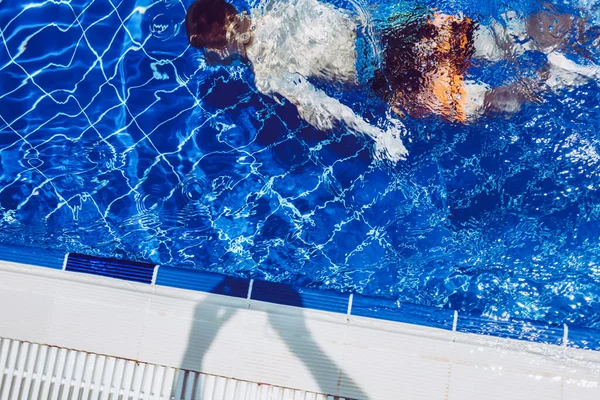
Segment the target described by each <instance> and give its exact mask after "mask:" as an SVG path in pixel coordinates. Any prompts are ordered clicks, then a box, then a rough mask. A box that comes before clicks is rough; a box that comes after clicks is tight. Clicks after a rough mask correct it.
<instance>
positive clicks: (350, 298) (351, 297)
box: [346, 293, 354, 320]
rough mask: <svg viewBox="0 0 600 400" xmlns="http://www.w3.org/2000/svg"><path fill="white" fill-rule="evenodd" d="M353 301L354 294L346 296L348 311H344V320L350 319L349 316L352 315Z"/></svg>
mask: <svg viewBox="0 0 600 400" xmlns="http://www.w3.org/2000/svg"><path fill="white" fill-rule="evenodd" d="M353 299H354V294H353V293H350V296H348V311H346V319H347V320H349V319H350V314H351V313H352V300H353Z"/></svg>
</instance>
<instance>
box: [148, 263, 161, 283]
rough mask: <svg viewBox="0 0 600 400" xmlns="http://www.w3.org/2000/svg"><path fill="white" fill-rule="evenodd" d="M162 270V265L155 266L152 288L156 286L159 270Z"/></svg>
mask: <svg viewBox="0 0 600 400" xmlns="http://www.w3.org/2000/svg"><path fill="white" fill-rule="evenodd" d="M159 268H160V265H158V264H157V265H155V266H154V271H152V281H151V282H150V284H151V285H152V286H154V285H156V277H157V276H158V269H159Z"/></svg>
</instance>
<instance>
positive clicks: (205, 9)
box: [185, 0, 237, 49]
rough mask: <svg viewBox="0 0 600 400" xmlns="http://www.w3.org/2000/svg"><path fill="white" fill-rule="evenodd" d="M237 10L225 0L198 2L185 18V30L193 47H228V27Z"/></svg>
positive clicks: (191, 7) (201, 0) (200, 0)
mask: <svg viewBox="0 0 600 400" xmlns="http://www.w3.org/2000/svg"><path fill="white" fill-rule="evenodd" d="M236 14H237V10H236V9H235V7H234V6H232V5H231V4H229V3H227V2H226V1H225V0H196V1H195V2H194V3H193V4H192V5H191V6H190V7H189V8H188V11H187V15H186V16H185V30H186V33H187V37H188V40H189V42H190V45H191V46H192V47H195V48H198V49H204V48H207V47H209V48H214V49H221V48H224V47H227V44H228V43H227V25H228V24H229V23H230V22H231V21H232V20H233V18H234V17H235V15H236Z"/></svg>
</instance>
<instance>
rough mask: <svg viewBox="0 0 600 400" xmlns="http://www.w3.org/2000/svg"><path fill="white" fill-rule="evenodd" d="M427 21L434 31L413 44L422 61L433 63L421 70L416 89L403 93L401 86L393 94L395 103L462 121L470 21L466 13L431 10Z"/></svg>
mask: <svg viewBox="0 0 600 400" xmlns="http://www.w3.org/2000/svg"><path fill="white" fill-rule="evenodd" d="M426 23H427V24H430V25H432V26H433V27H435V32H436V35H435V36H434V37H425V38H422V39H421V40H420V41H419V42H418V43H417V44H416V45H415V46H416V49H417V54H418V55H417V57H418V58H419V59H420V62H421V64H422V65H424V66H425V65H431V64H432V63H434V64H433V67H432V68H429V69H427V72H426V73H424V74H423V77H422V82H421V85H420V88H419V90H418V92H417V93H414V92H413V93H404V92H402V90H401V89H400V90H399V91H398V92H397V93H396V94H395V96H394V103H399V104H401V105H402V106H403V107H404V108H405V109H406V110H407V111H408V112H409V113H410V114H413V115H416V116H423V115H426V114H435V115H439V116H441V117H442V118H444V119H446V120H455V121H458V122H462V123H465V122H466V121H467V113H466V111H465V104H466V101H467V92H466V86H465V82H464V77H465V73H466V69H467V68H468V67H469V60H470V56H471V48H472V43H471V40H470V38H469V35H470V33H471V32H472V29H473V21H472V20H471V19H470V18H466V17H454V16H449V15H445V14H434V15H433V16H432V17H431V18H429V19H428V20H427V22H426ZM424 69H425V68H424Z"/></svg>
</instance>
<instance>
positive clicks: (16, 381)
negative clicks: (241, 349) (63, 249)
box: [0, 338, 337, 400]
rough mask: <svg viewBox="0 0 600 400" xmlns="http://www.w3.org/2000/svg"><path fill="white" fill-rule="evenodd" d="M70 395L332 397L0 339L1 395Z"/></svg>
mask: <svg viewBox="0 0 600 400" xmlns="http://www.w3.org/2000/svg"><path fill="white" fill-rule="evenodd" d="M71 399H94V400H96V399H99V400H137V399H144V400H204V399H206V400H208V399H210V400H221V399H227V400H229V399H231V400H255V399H257V400H258V399H260V400H263V399H265V400H266V399H268V400H288V399H289V400H292V399H293V400H333V399H334V397H332V396H325V395H321V394H316V393H310V392H305V391H301V390H293V389H286V388H281V387H277V386H272V385H266V384H259V383H253V382H246V381H239V380H236V379H230V378H224V377H219V376H214V375H207V374H202V373H198V372H192V371H185V370H180V369H176V368H169V367H164V366H159V365H152V364H146V363H140V362H136V361H132V360H125V359H121V358H115V357H108V356H102V355H97V354H92V353H86V352H83V351H76V350H69V349H64V348H58V347H53V346H46V345H40V344H35V343H28V342H21V341H18V340H11V339H2V338H0V400H71ZM336 399H337V398H336Z"/></svg>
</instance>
